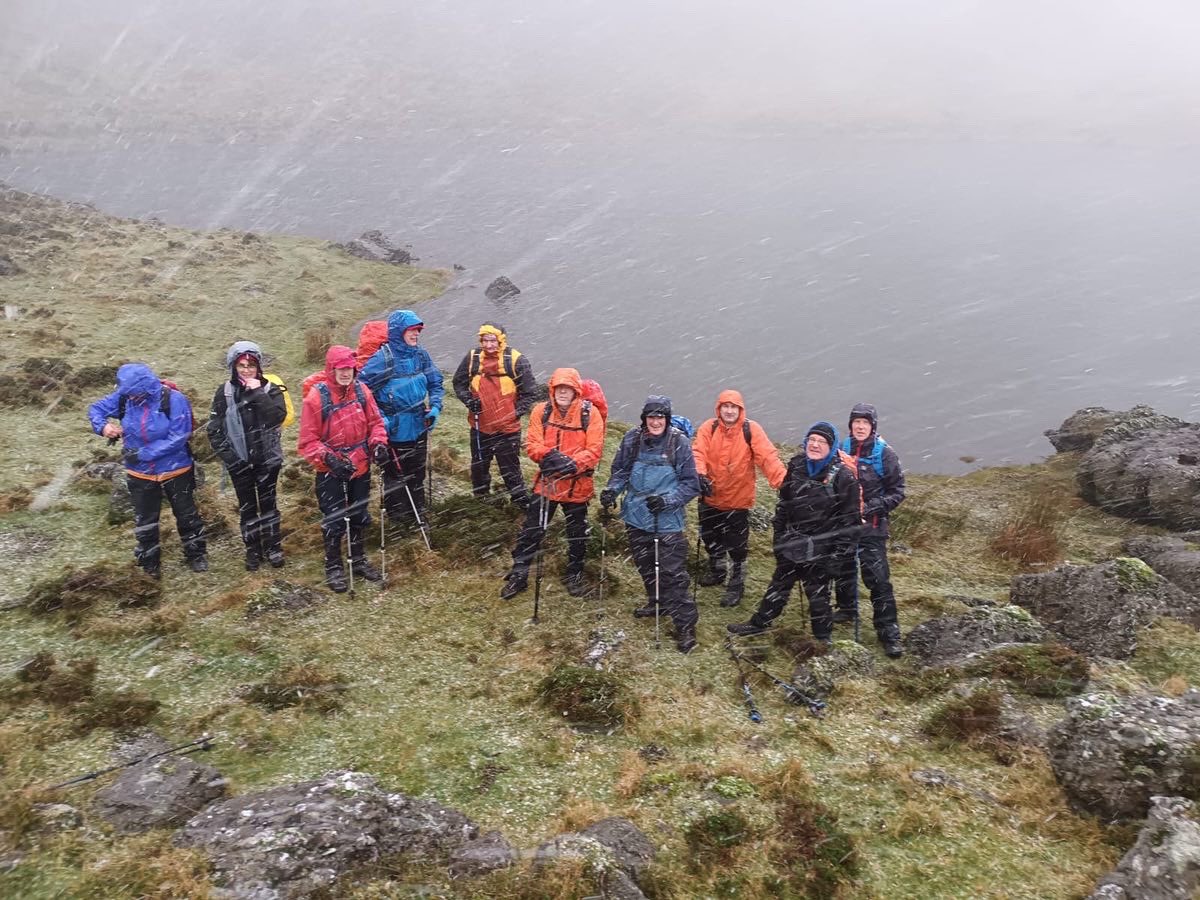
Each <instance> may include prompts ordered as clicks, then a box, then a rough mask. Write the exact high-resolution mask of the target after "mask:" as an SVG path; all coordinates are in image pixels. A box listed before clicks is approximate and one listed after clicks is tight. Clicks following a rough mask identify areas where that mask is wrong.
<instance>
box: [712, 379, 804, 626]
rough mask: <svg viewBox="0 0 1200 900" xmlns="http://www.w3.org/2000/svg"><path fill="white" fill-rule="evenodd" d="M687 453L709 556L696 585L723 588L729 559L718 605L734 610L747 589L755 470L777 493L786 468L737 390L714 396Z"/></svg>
mask: <svg viewBox="0 0 1200 900" xmlns="http://www.w3.org/2000/svg"><path fill="white" fill-rule="evenodd" d="M692 452H693V453H694V454H695V456H696V472H697V474H698V475H699V476H700V502H699V504H698V506H699V513H700V538H701V540H702V541H703V542H704V549H705V550H706V551H707V552H708V568H707V570H706V571H705V572H703V573H702V574H701V575H700V584H701V586H703V587H712V586H714V585H718V584H725V575H726V568H725V558H726V556H728V558H729V561H730V568H729V583H728V585H727V586H726V588H725V596H724V597H722V598H721V605H722V606H737V605H738V604H739V603H741V601H742V593H743V592H744V590H745V585H746V556H747V554H748V553H749V547H750V508H751V507H752V506H754V494H755V487H756V485H755V480H756V479H755V466H757V467H758V470H759V471H761V472H762V474H763V476H764V477H765V478H766V479H767V482H768V483H769V484H770V485H771V488H772V489H773V490H776V491H777V490H779V486H780V485H781V484H783V478H784V475H786V474H787V469H786V468H785V466H784V465H783V463H782V462H780V460H779V453H778V452H777V451H776V450H775V445H774V444H772V443H771V441H770V439H769V438H768V437H767V433H766V432H765V431H763V429H762V426H761V425H759V424H758V423H757V422H754V421H751V420H750V419H748V418H746V404H745V403H744V402H743V400H742V395H741V394H739V393H738V392H737V391H722V392H721V393H720V394H719V395H718V396H717V406H716V416H715V417H714V418H712V419H708V420H707V421H705V422H703V423H702V424H701V425H700V427H699V428H697V429H696V437H695V439H694V440H693V441H692Z"/></svg>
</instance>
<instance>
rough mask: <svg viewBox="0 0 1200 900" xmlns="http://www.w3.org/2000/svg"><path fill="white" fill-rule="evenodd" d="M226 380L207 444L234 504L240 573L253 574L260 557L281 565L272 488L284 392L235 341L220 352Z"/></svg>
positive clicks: (255, 349) (258, 357)
mask: <svg viewBox="0 0 1200 900" xmlns="http://www.w3.org/2000/svg"><path fill="white" fill-rule="evenodd" d="M225 365H226V367H227V368H228V370H229V377H228V378H227V379H226V380H225V383H224V384H222V385H221V386H220V387H219V388H217V391H216V393H215V394H213V399H212V406H211V408H210V409H209V412H208V428H207V431H208V442H209V443H210V444H211V445H212V448H213V452H214V453H216V454H217V456H218V457H219V458H220V460H221V462H222V464H223V465H224V466H225V469H226V471H228V472H229V480H230V481H231V482H232V483H233V492H234V493H235V494H236V495H237V501H238V522H239V524H240V528H241V534H242V543H243V544H245V546H246V569H247V571H250V572H254V571H256V570H257V569H258V567H259V566H260V565H261V564H262V560H263V558H264V557H266V559H267V560H269V561H270V563H271V565H272V566H273V567H274V568H276V569H278V568H279V567H280V566H282V565H283V546H282V544H281V541H282V535H281V534H280V528H279V525H280V522H279V507H278V505H277V504H276V485H277V483H278V481H279V470H280V468H281V467H282V466H283V436H282V432H283V422H284V420H285V419H286V418H287V397H286V395H285V394H284V391H285V390H286V388H284V387H282V385H281V384H279V383H277V382H275V381H268V380H267V377H266V375H264V374H263V367H262V350H261V349H260V348H259V346H258V344H256V343H254V342H253V341H238V342H237V343H235V344H234V345H233V346H232V347H230V348H229V350H228V351H227V352H226V353H225Z"/></svg>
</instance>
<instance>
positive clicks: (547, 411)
mask: <svg viewBox="0 0 1200 900" xmlns="http://www.w3.org/2000/svg"><path fill="white" fill-rule="evenodd" d="M525 453H526V454H527V455H528V456H529V458H530V459H532V460H533V461H534V462H535V463H537V464H538V469H539V471H538V474H537V476H536V477H535V478H534V480H533V502H532V503H530V504H529V509H528V510H527V511H526V513H525V524H524V526H522V528H521V533H520V534H519V535H518V536H517V545H516V546H515V547H514V548H513V554H512V555H513V565H512V569H511V570H510V571H509V573H508V575H507V576H506V577H505V579H504V587H503V588H502V589H501V590H500V598H501V599H502V600H510V599H512V598H513V597H515V596H517V594H519V593H521V592H522V591H523V590H525V589H526V588H527V587H528V586H529V565H530V563H532V562H533V560H534V557H535V556H537V551H538V548H539V547H540V546H541V545H542V540H543V538H544V537H545V534H546V529H545V525H546V523H548V522H549V521H550V519H551V518H553V516H554V511H555V510H556V509H557V508H558V507H559V506H562V509H563V516H564V517H565V518H566V520H567V572H566V578H565V582H566V586H567V593H568V594H570V595H571V596H572V597H582V596H583V595H584V593H586V590H587V589H586V587H585V585H584V582H583V560H584V556H585V555H586V553H587V504H588V500H590V499H591V498H592V494H593V493H594V492H595V488H594V485H593V482H592V474H593V471H594V470H595V468H596V466H597V465H599V463H600V457H601V455H602V454H603V453H604V418H603V417H602V416H601V415H600V413H599V411H598V410H595V409H593V408H592V404H591V401H590V400H584V399H583V383H582V381H581V380H580V378H579V373H578V372H577V371H576V370H575V369H555V370H554V374H553V375H551V376H550V399H549V400H546V401H543V402H542V403H539V404H537V406H535V407H534V408H533V410H532V411H531V412H530V414H529V430H528V431H526V432H525Z"/></svg>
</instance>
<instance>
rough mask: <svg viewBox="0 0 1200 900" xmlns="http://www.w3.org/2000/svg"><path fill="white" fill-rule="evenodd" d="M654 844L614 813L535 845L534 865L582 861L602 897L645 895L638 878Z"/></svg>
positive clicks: (636, 899) (633, 899)
mask: <svg viewBox="0 0 1200 900" xmlns="http://www.w3.org/2000/svg"><path fill="white" fill-rule="evenodd" d="M655 852H656V851H655V849H654V845H653V844H652V843H651V842H650V839H649V838H648V837H646V835H645V834H644V833H643V832H642V831H641V829H639V828H638V827H637V826H636V825H634V824H633V823H632V822H630V821H629V820H628V819H624V818H621V817H620V816H613V817H610V818H607V819H602V820H600V821H599V822H596V823H595V824H594V825H590V826H588V827H587V828H585V829H584V830H583V831H581V832H578V833H576V832H567V833H565V834H560V835H558V836H557V837H556V838H554V839H552V840H550V841H547V842H546V843H544V844H542V845H541V846H539V847H538V848H537V852H536V853H535V854H534V858H533V865H534V867H535V868H540V867H542V866H546V865H552V864H553V863H554V862H555V861H556V860H558V859H582V860H585V861H586V862H587V863H588V865H589V867H590V869H591V872H592V874H593V875H594V876H595V877H596V879H597V882H598V883H599V885H600V886H601V891H602V896H604V897H606V898H613V900H641V898H644V897H645V894H643V893H642V890H641V888H639V887H638V884H637V881H638V878H639V877H640V875H641V873H642V871H643V870H644V869H645V868H646V867H647V866H648V865H650V863H651V862H653V861H654V856H655Z"/></svg>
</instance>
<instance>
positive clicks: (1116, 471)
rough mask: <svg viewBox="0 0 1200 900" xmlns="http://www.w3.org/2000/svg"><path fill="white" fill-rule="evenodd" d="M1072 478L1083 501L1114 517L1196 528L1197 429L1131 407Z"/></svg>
mask: <svg viewBox="0 0 1200 900" xmlns="http://www.w3.org/2000/svg"><path fill="white" fill-rule="evenodd" d="M1076 480H1077V482H1078V485H1079V494H1080V496H1081V497H1083V499H1084V500H1086V501H1087V502H1088V503H1091V504H1093V505H1095V506H1099V507H1100V508H1101V509H1103V510H1104V511H1106V512H1109V513H1112V514H1113V515H1117V516H1124V517H1125V518H1129V519H1136V520H1137V521H1140V522H1147V523H1149V524H1152V525H1162V526H1164V527H1166V528H1171V529H1174V530H1176V531H1187V530H1190V529H1194V528H1197V527H1200V426H1198V425H1192V424H1189V423H1187V422H1184V421H1182V420H1180V419H1175V418H1172V417H1171V416H1163V415H1159V414H1158V413H1155V412H1154V410H1152V409H1150V408H1149V407H1135V408H1134V409H1132V410H1130V412H1129V414H1128V415H1127V416H1126V418H1124V419H1123V420H1121V421H1119V422H1117V423H1115V424H1113V425H1111V426H1109V427H1108V428H1106V429H1105V430H1104V432H1103V433H1102V434H1101V435H1100V437H1099V438H1097V439H1096V441H1095V443H1094V445H1093V446H1092V447H1091V449H1090V450H1088V451H1087V453H1086V454H1085V455H1084V457H1083V458H1082V459H1081V460H1080V461H1079V467H1078V469H1077V470H1076Z"/></svg>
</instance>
